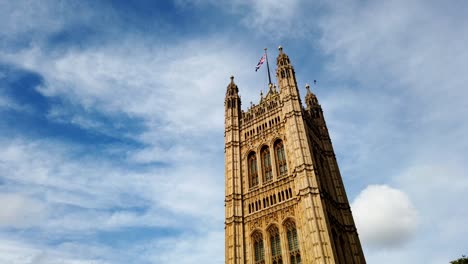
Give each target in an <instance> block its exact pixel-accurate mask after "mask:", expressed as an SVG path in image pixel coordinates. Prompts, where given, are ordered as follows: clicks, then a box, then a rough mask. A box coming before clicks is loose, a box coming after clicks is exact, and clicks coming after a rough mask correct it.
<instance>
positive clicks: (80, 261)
mask: <svg viewBox="0 0 468 264" xmlns="http://www.w3.org/2000/svg"><path fill="white" fill-rule="evenodd" d="M75 248H76V247H75ZM60 249H61V251H60V250H55V249H47V248H44V247H42V246H38V245H32V244H28V243H25V242H22V241H17V240H13V239H9V240H5V239H0V262H1V263H8V264H105V263H108V262H106V261H102V260H99V259H93V258H86V257H83V256H77V254H76V253H77V252H76V251H75V252H73V251H71V250H64V249H66V248H65V247H63V246H60ZM87 249H88V251H87V252H86V253H87V254H88V255H90V252H92V253H91V255H92V254H94V253H96V252H93V251H96V250H93V247H90V246H89V247H87Z"/></svg>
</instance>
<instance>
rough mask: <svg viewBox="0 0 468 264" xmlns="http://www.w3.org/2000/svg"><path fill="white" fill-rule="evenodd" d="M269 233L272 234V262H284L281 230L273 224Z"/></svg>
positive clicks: (275, 263)
mask: <svg viewBox="0 0 468 264" xmlns="http://www.w3.org/2000/svg"><path fill="white" fill-rule="evenodd" d="M268 233H269V234H270V245H271V262H272V263H273V264H283V257H282V256H281V244H280V235H279V230H278V228H277V227H276V226H271V227H270V228H268Z"/></svg>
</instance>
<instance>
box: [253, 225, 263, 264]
mask: <svg viewBox="0 0 468 264" xmlns="http://www.w3.org/2000/svg"><path fill="white" fill-rule="evenodd" d="M252 239H253V245H254V254H255V256H254V257H255V264H264V263H265V251H264V249H263V236H262V233H260V232H259V231H257V232H255V233H254V234H253V235H252Z"/></svg>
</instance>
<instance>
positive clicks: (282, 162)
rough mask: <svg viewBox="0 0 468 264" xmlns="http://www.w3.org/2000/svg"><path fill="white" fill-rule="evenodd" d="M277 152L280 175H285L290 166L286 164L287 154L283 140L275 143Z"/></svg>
mask: <svg viewBox="0 0 468 264" xmlns="http://www.w3.org/2000/svg"><path fill="white" fill-rule="evenodd" d="M275 152H276V164H277V167H278V175H280V176H283V175H286V174H287V173H288V167H287V165H286V155H285V154H284V145H283V142H282V141H281V140H278V141H277V142H276V143H275Z"/></svg>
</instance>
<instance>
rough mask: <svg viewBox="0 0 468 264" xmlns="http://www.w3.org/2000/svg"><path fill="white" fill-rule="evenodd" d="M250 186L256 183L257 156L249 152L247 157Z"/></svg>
mask: <svg viewBox="0 0 468 264" xmlns="http://www.w3.org/2000/svg"><path fill="white" fill-rule="evenodd" d="M248 164H249V179H250V187H254V186H257V185H258V173H257V156H256V155H255V152H251V153H250V154H249V157H248Z"/></svg>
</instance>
